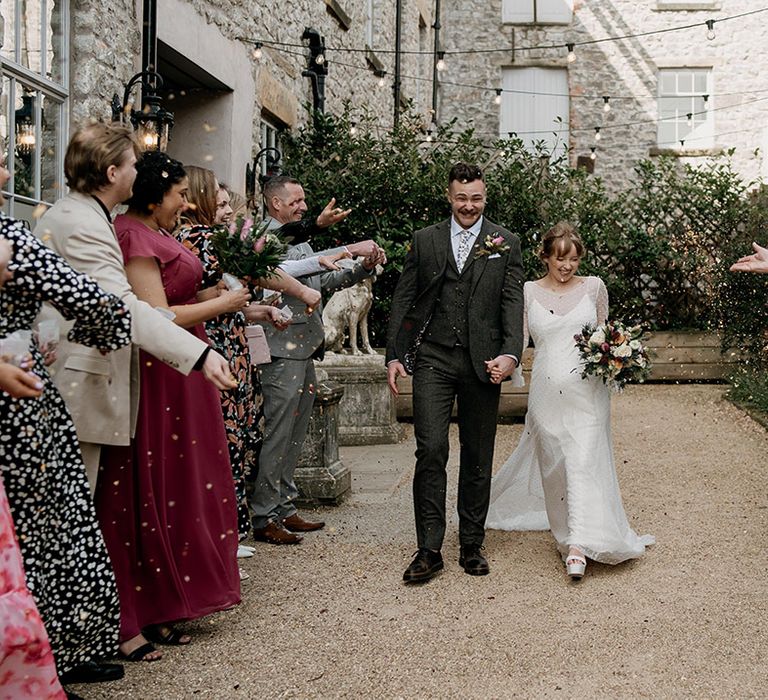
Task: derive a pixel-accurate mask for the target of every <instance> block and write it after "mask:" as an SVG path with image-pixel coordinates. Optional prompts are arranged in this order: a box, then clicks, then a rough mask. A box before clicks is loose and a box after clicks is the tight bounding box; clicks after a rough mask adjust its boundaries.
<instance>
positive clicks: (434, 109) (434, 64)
mask: <svg viewBox="0 0 768 700" xmlns="http://www.w3.org/2000/svg"><path fill="white" fill-rule="evenodd" d="M432 29H434V30H435V55H434V56H433V57H432V121H433V122H434V123H435V124H437V55H438V53H439V51H440V0H435V23H434V24H433V25H432Z"/></svg>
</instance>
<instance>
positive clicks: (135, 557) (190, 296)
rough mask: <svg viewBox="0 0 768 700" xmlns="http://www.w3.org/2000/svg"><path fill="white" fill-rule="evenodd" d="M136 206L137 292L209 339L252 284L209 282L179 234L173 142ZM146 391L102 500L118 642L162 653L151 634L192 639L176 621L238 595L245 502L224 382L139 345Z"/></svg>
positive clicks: (129, 246)
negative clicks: (239, 495) (239, 493)
mask: <svg viewBox="0 0 768 700" xmlns="http://www.w3.org/2000/svg"><path fill="white" fill-rule="evenodd" d="M136 171H137V176H136V181H135V183H134V185H133V196H132V197H131V199H130V200H129V201H128V207H129V208H128V212H127V213H126V214H124V215H122V216H118V217H117V219H116V220H115V229H116V231H117V237H118V242H119V243H120V248H121V249H122V252H123V257H124V260H125V265H126V273H127V276H128V280H129V281H130V283H131V286H132V287H133V290H134V292H135V293H136V296H138V297H139V299H141V300H143V301H145V302H147V303H149V304H151V305H152V306H155V307H156V308H158V309H161V310H165V312H166V313H167V314H169V315H173V317H174V320H175V322H176V323H177V324H178V325H180V326H182V327H184V328H187V329H188V330H189V332H190V333H193V334H195V335H197V336H198V337H200V338H202V339H205V338H206V336H205V330H204V329H203V323H204V322H205V321H207V320H210V319H212V318H216V317H217V316H219V315H221V314H225V313H232V312H234V311H236V310H238V309H242V308H244V307H245V306H246V305H247V304H248V301H249V299H250V295H249V294H248V292H247V291H246V290H244V289H241V290H237V291H228V290H221V289H219V288H216V287H213V288H208V289H201V282H202V280H203V268H202V266H201V265H200V261H199V260H198V259H197V257H196V256H195V255H193V254H192V253H190V252H189V250H187V249H186V248H185V247H184V246H183V245H181V243H179V242H178V241H177V240H176V239H175V238H173V236H171V234H170V233H169V232H170V231H172V230H173V229H174V228H176V225H177V224H178V222H179V217H180V215H181V214H182V212H184V211H185V210H186V208H187V206H188V204H187V189H188V182H187V174H186V172H185V171H184V168H183V167H182V165H181V163H179V162H178V161H176V160H173V159H171V158H169V157H168V156H166V155H165V154H164V153H159V152H147V153H145V154H144V155H143V156H142V158H141V160H140V161H139V162H138V163H137V165H136ZM139 359H140V368H141V373H140V375H141V393H140V400H139V406H138V419H137V427H136V435H135V438H134V439H133V441H132V443H131V445H130V446H129V447H113V448H110V450H109V451H108V452H107V454H105V455H104V457H103V458H102V467H101V469H102V471H101V474H100V477H99V482H98V484H99V485H98V489H97V492H96V506H97V512H98V515H99V521H100V524H101V528H102V531H103V533H104V539H105V540H106V542H107V548H108V550H109V554H110V557H111V559H112V563H113V566H114V569H115V575H116V577H117V583H118V589H119V592H120V608H121V610H120V612H121V619H120V642H121V644H120V651H121V653H122V655H123V656H124V657H125V658H127V659H128V660H131V661H140V660H146V661H153V660H156V659H158V658H160V653H159V651H157V650H155V649H154V647H153V646H152V645H151V644H150V643H148V641H147V640H148V639H150V640H152V641H156V642H159V643H166V644H186V643H188V642H189V641H190V639H189V637H188V636H186V635H182V634H180V633H179V632H178V631H177V630H174V629H173V628H172V627H171V626H170V623H171V622H175V621H180V620H190V619H195V618H198V617H202V616H203V615H208V614H209V613H212V612H216V611H218V610H224V609H226V608H230V607H232V606H233V605H235V604H237V603H239V602H240V581H239V577H238V572H237V561H236V557H235V554H236V550H237V513H236V507H235V503H234V499H233V497H232V475H231V468H230V465H229V457H228V453H227V436H226V433H225V430H224V421H223V420H222V418H221V408H220V403H219V396H218V392H217V391H216V390H215V388H213V387H212V386H211V385H210V384H209V383H208V382H207V381H206V380H205V378H204V377H203V375H202V374H201V373H200V372H192V373H191V374H190V375H189V376H184V375H182V374H180V373H179V372H176V371H175V370H173V369H172V368H171V367H168V366H166V365H165V364H163V363H162V362H158V361H156V360H155V358H153V357H152V356H151V355H149V354H147V353H145V352H143V351H141V352H140V358H139Z"/></svg>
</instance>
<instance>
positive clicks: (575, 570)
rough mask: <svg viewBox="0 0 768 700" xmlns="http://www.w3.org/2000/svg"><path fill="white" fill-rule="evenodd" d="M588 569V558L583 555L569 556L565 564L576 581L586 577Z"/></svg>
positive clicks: (567, 570)
mask: <svg viewBox="0 0 768 700" xmlns="http://www.w3.org/2000/svg"><path fill="white" fill-rule="evenodd" d="M586 568H587V558H586V557H585V556H584V555H583V554H569V555H568V559H567V560H566V562H565V570H566V572H567V573H568V575H569V576H570V577H571V578H572V579H573V580H574V581H578V580H579V579H581V577H582V576H584V571H585V569H586Z"/></svg>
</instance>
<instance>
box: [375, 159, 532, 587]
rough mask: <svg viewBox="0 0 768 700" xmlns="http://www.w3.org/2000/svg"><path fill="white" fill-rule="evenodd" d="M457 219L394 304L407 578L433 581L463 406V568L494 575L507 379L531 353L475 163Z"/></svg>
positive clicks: (517, 289) (503, 234) (418, 253)
mask: <svg viewBox="0 0 768 700" xmlns="http://www.w3.org/2000/svg"><path fill="white" fill-rule="evenodd" d="M447 195H448V201H449V202H450V205H451V210H452V216H451V218H450V219H447V220H445V221H442V222H441V223H439V224H435V225H434V226H428V227H427V228H425V229H422V230H420V231H417V232H416V233H415V234H414V238H413V244H412V246H411V249H410V252H409V253H408V257H407V258H406V261H405V264H404V266H403V272H402V275H401V277H400V280H399V281H398V284H397V288H396V289H395V294H394V296H393V299H392V310H391V316H390V323H389V330H388V335H387V371H388V377H389V386H390V389H391V390H392V392H393V393H394V394H395V395H397V379H398V377H405V376H406V374H413V424H414V431H415V435H416V470H415V473H414V478H413V500H414V510H415V515H416V534H417V540H418V548H419V549H418V552H417V554H416V556H415V558H414V559H413V561H412V563H411V565H410V566H409V567H408V568H407V569H406V571H405V573H404V574H403V580H404V581H406V582H407V583H413V582H420V581H428V580H429V579H431V578H432V577H433V576H434V575H435V574H436V573H437V572H438V571H439V570H440V569H442V568H443V559H442V556H441V554H440V549H441V547H442V544H443V538H444V536H445V522H446V518H445V493H446V482H447V477H446V465H447V462H448V451H449V448H448V428H449V424H450V420H451V410H452V407H453V403H454V399H456V400H457V410H458V423H459V441H460V443H461V453H460V456H459V494H458V512H459V543H460V546H461V553H460V557H459V564H460V565H461V566H462V567H463V568H464V571H465V572H466V573H468V574H472V575H475V576H479V575H483V574H487V573H489V566H488V562H487V560H486V558H485V557H484V556H483V554H482V552H481V547H482V544H483V539H484V537H485V518H486V515H487V512H488V502H489V497H490V486H491V468H492V464H493V447H494V440H495V437H496V419H497V412H498V406H499V394H500V389H501V381H503V380H504V379H506V378H507V377H509V376H510V375H511V373H512V372H513V371H514V369H515V367H516V366H517V364H518V358H519V357H520V355H521V353H522V351H523V347H522V344H523V267H522V259H521V255H520V242H519V241H518V239H517V236H515V235H514V234H512V233H510V232H509V231H506V230H505V229H503V228H501V227H500V226H497V225H496V224H493V223H491V222H490V221H488V219H485V218H484V217H483V211H484V210H485V202H486V191H485V182H484V180H483V173H482V171H481V170H480V168H479V167H477V166H476V165H467V164H466V163H457V164H456V165H454V166H453V168H452V169H451V172H450V174H449V177H448V192H447Z"/></svg>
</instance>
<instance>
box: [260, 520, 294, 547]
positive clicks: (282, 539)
mask: <svg viewBox="0 0 768 700" xmlns="http://www.w3.org/2000/svg"><path fill="white" fill-rule="evenodd" d="M253 539H255V540H258V541H260V542H269V543H270V544H299V542H301V540H302V539H304V538H303V537H302V536H301V535H297V534H295V533H293V532H291V531H290V530H286V529H285V528H284V527H283V525H282V524H281V523H277V522H270V523H267V526H266V527H261V528H258V529H254V531H253Z"/></svg>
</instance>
